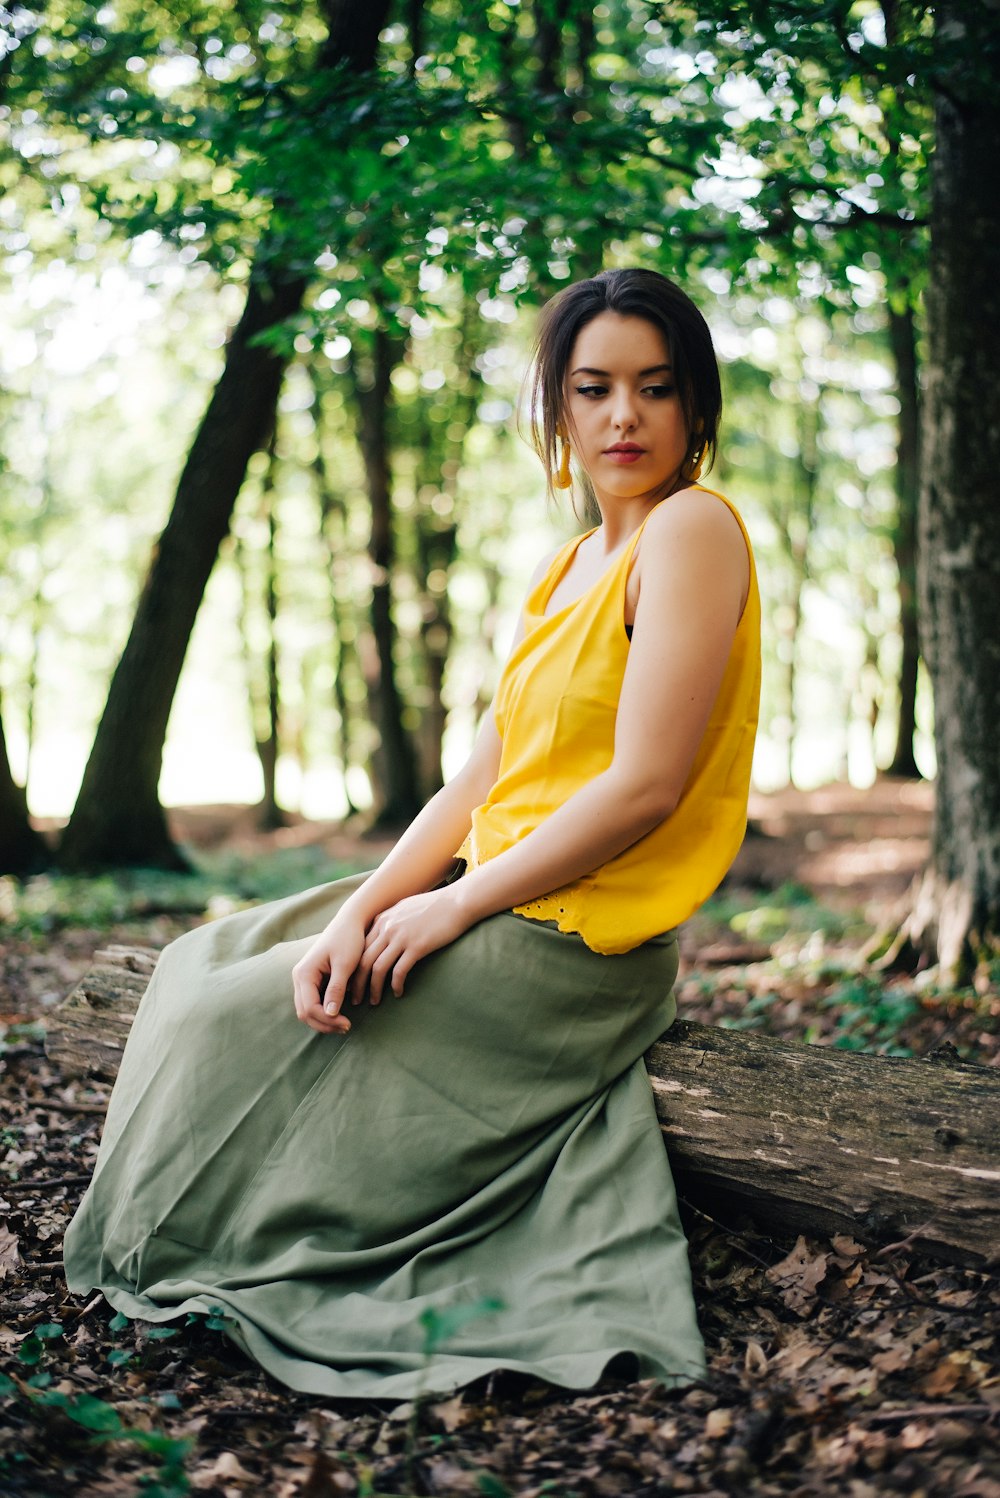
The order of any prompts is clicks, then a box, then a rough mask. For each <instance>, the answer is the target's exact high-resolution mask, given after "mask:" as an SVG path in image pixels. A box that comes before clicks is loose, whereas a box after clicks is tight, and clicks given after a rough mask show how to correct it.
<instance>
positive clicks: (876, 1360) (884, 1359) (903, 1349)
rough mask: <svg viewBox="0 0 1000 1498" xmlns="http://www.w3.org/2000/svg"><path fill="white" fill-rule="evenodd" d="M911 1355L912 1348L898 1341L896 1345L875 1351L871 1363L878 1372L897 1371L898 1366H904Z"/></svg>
mask: <svg viewBox="0 0 1000 1498" xmlns="http://www.w3.org/2000/svg"><path fill="white" fill-rule="evenodd" d="M912 1357H913V1348H912V1347H910V1346H909V1345H908V1344H907V1343H906V1342H900V1343H899V1345H898V1346H896V1347H890V1348H888V1349H887V1350H886V1351H885V1352H876V1353H875V1354H874V1356H873V1357H872V1360H871V1364H872V1367H873V1368H877V1369H878V1371H879V1372H880V1373H898V1372H899V1370H900V1368H906V1367H907V1366H908V1364H909V1362H910V1360H911V1358H912Z"/></svg>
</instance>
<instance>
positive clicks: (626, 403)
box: [612, 390, 636, 431]
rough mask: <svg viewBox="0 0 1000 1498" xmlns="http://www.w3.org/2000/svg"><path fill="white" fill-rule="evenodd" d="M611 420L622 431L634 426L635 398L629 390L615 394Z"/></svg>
mask: <svg viewBox="0 0 1000 1498" xmlns="http://www.w3.org/2000/svg"><path fill="white" fill-rule="evenodd" d="M612 420H613V421H614V424H615V426H616V427H619V428H620V429H621V430H622V431H628V430H629V429H630V428H631V427H634V426H635V423H636V404H635V397H634V396H633V394H632V392H631V391H630V390H629V391H621V392H620V393H618V394H616V396H615V399H614V405H613V406H612Z"/></svg>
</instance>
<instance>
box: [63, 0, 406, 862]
mask: <svg viewBox="0 0 1000 1498" xmlns="http://www.w3.org/2000/svg"><path fill="white" fill-rule="evenodd" d="M389 8H390V0H370V3H369V0H328V4H327V6H326V12H327V19H328V24H329V32H328V36H327V39H326V41H325V43H324V45H323V47H322V49H321V52H320V56H319V59H318V66H320V67H322V68H330V67H333V66H334V65H336V64H339V63H345V62H346V63H347V64H349V65H350V66H352V67H353V68H354V69H355V70H357V71H364V70H367V69H369V68H371V67H373V66H374V62H375V57H376V53H377V48H378V38H379V33H380V31H381V29H382V27H383V26H384V25H385V22H386V17H387V15H388V12H389ZM306 286H307V281H306V279H305V278H304V277H303V276H301V275H293V274H286V273H284V272H283V271H282V270H281V269H280V268H279V267H275V266H274V265H273V263H272V264H265V266H264V268H263V269H258V271H257V273H256V274H254V275H252V276H251V282H250V290H249V293H248V296H247V301H246V305H245V307H244V310H243V315H242V316H241V318H240V320H239V323H238V324H237V326H236V328H235V330H234V332H233V334H232V337H231V338H230V341H229V345H228V348H227V352H226V362H225V367H224V369H223V372H222V376H221V378H220V380H219V383H218V385H217V386H216V388H215V390H214V392H213V394H212V398H211V400H210V402H209V405H208V409H207V411H206V413H205V415H204V417H203V419H202V423H201V426H200V428H199V430H198V433H197V436H196V437H195V439H194V443H193V445H192V447H191V451H190V453H189V454H188V458H187V461H186V463H185V465H184V470H183V472H182V474H181V477H180V482H179V484H178V488H177V494H176V497H175V500H174V505H173V510H172V512H171V515H170V519H169V520H168V522H167V526H166V529H165V530H164V532H163V534H162V535H161V537H160V540H159V542H158V544H157V546H156V549H155V551H154V553H153V559H152V562H151V564H150V568H149V572H148V575H147V577H146V582H145V584H144V587H143V590H142V594H141V596H140V599H139V604H138V608H137V610H136V614H135V619H134V621H133V624H132V631H131V633H130V635H129V639H128V643H127V644H126V646H125V650H124V653H123V655H122V657H121V660H120V661H119V663H118V667H117V670H116V671H115V674H114V677H113V678H112V682H111V688H110V691H109V693H108V699H107V703H106V705H105V708H104V712H103V715H102V717H101V721H100V724H99V726H98V730H97V736H96V738H95V740H94V745H93V748H92V749H91V753H90V759H89V761H88V763H87V768H86V770H85V771H84V776H83V782H82V784H81V787H80V793H79V796H78V798H77V803H76V807H75V808H74V811H73V815H72V817H71V818H70V822H69V825H68V827H67V828H66V832H65V834H64V837H63V840H62V844H61V847H60V854H59V856H60V861H61V862H62V863H63V864H65V865H66V866H67V867H72V868H81V867H93V866H101V865H109V864H110V865H146V866H158V867H167V868H178V867H184V866H185V860H184V859H183V857H182V856H181V854H180V852H179V850H178V849H177V848H176V847H175V846H174V843H173V841H172V839H171V837H170V833H169V831H168V828H167V821H166V817H165V815H164V812H163V808H162V807H161V805H160V801H159V796H158V791H157V786H158V783H159V778H160V769H161V765H162V761H163V744H164V740H165V738H166V732H167V721H168V719H169V716H170V708H171V705H172V703H173V699H174V693H175V691H176V688H177V682H178V679H179V677H180V672H181V667H182V665H183V663H184V656H185V654H186V652H187V646H188V641H189V639H190V637H191V631H192V629H193V627H194V621H195V618H196V616H197V613H198V608H199V606H200V604H201V600H202V596H203V594H204V591H205V586H206V584H207V582H208V578H209V576H210V574H211V571H212V568H213V566H214V565H215V560H216V556H217V555H218V550H219V546H220V545H221V543H222V540H223V537H224V536H225V535H226V532H227V531H228V529H229V523H230V520H231V518H232V512H233V506H234V505H235V503H236V498H237V495H238V494H239V491H240V487H241V485H242V483H243V478H244V475H245V473H246V466H247V463H248V462H249V460H250V458H251V456H252V455H253V453H254V452H255V451H257V449H258V448H259V447H260V446H261V445H262V444H263V442H264V441H265V439H266V437H267V433H268V432H269V431H270V429H271V426H272V424H273V421H274V413H275V408H276V405H277V399H278V393H279V391H280V388H281V382H282V378H283V375H284V371H285V366H286V363H287V358H286V356H285V355H283V354H279V353H276V352H274V351H272V350H270V349H268V348H266V347H250V342H251V340H252V338H253V337H254V336H255V335H256V334H258V333H261V332H264V331H266V330H268V329H271V328H274V327H276V326H278V325H279V324H280V323H282V322H284V321H286V320H287V319H288V318H289V317H291V316H293V315H294V314H295V313H296V312H297V311H298V309H299V307H300V306H301V305H302V299H303V297H304V295H305V291H306Z"/></svg>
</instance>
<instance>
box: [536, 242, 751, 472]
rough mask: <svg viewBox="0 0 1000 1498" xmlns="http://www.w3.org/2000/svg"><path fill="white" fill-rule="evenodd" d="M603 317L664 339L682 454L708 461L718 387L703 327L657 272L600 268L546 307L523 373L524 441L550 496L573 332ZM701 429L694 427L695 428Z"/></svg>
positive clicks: (717, 410)
mask: <svg viewBox="0 0 1000 1498" xmlns="http://www.w3.org/2000/svg"><path fill="white" fill-rule="evenodd" d="M602 312H617V313H618V314H619V316H621V317H644V318H645V319H646V321H647V322H650V323H652V324H653V326H654V327H656V328H659V330H660V332H661V333H662V334H663V337H664V339H665V340H666V344H667V347H668V349H669V350H670V359H671V363H672V364H673V367H674V378H675V380H676V381H677V388H678V390H679V392H680V398H681V404H682V406H683V408H684V415H685V419H686V422H687V428H688V432H689V433H690V443H689V447H688V454H687V456H688V457H689V458H690V457H692V456H693V455H694V453H695V452H697V450H698V449H699V448H701V447H703V446H704V447H706V448H707V455H708V460H709V461H708V466H709V467H711V465H712V463H713V462H714V461H715V455H716V449H717V446H718V431H719V418H720V416H721V415H722V386H721V383H720V381H719V366H718V363H717V362H716V357H715V349H714V347H713V345H712V335H711V333H710V332H709V330H708V324H707V322H706V321H705V319H704V318H703V317H702V315H701V313H700V312H699V311H698V308H697V307H696V306H695V304H694V302H692V300H691V298H690V297H689V296H688V295H687V293H686V292H683V291H682V290H681V288H680V287H679V286H678V285H677V284H676V283H675V282H673V281H670V280H668V279H667V277H666V276H661V275H660V273H659V271H655V270H640V269H637V268H632V269H628V270H604V271H601V272H600V274H599V275H597V276H594V277H592V278H591V279H590V280H587V281H577V282H576V283H575V284H574V285H573V286H567V287H565V288H564V290H562V291H560V292H557V294H556V295H555V296H554V297H552V298H551V300H550V301H548V302H546V304H545V306H544V307H543V308H542V311H541V317H540V320H539V327H538V335H537V338H536V342H535V349H534V358H533V360H532V365H531V368H530V370H529V372H528V384H529V392H530V397H529V398H530V421H531V427H530V431H531V439H532V443H533V445H534V448H535V451H536V452H537V453H538V456H539V457H540V458H541V460H542V464H543V465H544V468H545V471H546V475H547V477H548V484H549V493H550V495H551V493H552V474H553V471H554V470H555V468H556V467H557V451H556V443H557V437H556V427H557V426H558V424H559V422H560V419H561V415H562V410H563V406H564V403H565V390H564V384H565V379H566V368H567V366H568V364H569V360H570V355H571V354H572V351H573V345H574V343H575V342H576V338H577V334H578V333H579V332H580V330H581V328H583V327H585V326H586V324H587V323H589V322H590V321H591V320H592V319H593V318H595V317H597V316H598V315H599V314H600V313H602ZM699 424H700V425H699Z"/></svg>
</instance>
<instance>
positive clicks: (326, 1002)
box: [292, 553, 553, 1034]
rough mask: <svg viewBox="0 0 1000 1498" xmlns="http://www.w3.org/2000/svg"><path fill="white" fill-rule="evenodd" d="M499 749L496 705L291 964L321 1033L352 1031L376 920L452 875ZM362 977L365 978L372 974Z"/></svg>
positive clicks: (299, 1009)
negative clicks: (352, 986)
mask: <svg viewBox="0 0 1000 1498" xmlns="http://www.w3.org/2000/svg"><path fill="white" fill-rule="evenodd" d="M552 555H553V554H552V553H550V554H549V555H548V556H545V557H543V558H542V560H541V561H540V562H539V564H538V566H537V567H536V568H535V571H534V573H533V574H532V577H531V580H530V582H529V584H528V593H529V594H530V593H531V592H532V591H533V590H534V588H535V586H536V585H537V583H538V582H539V581H540V579H541V577H542V575H543V574H544V572H545V570H546V568H547V567H548V566H549V563H550V562H551V560H552ZM524 632H525V624H524V610H523V609H522V611H521V615H520V617H519V620H518V624H517V629H516V630H515V633H514V639H513V642H512V644H511V650H514V649H515V648H516V646H517V645H518V644H520V642H521V640H522V639H523V638H524ZM500 749H501V741H500V735H499V733H498V732H497V727H496V722H495V719H494V712H493V704H492V703H491V704H490V708H489V710H488V712H487V713H486V716H485V719H484V721H483V724H482V727H481V728H480V731H479V735H478V737H477V739H476V743H475V745H474V747H473V750H472V753H471V754H470V756H469V758H468V760H467V761H466V763H465V765H464V766H463V767H462V769H461V770H460V771H459V773H458V774H457V775H455V776H454V777H453V778H452V779H451V780H449V782H448V784H447V785H445V786H443V787H442V788H441V790H439V791H438V792H437V794H436V795H434V796H432V797H431V799H430V801H428V803H427V805H426V806H425V807H424V808H423V810H422V811H421V812H419V813H418V815H417V816H416V817H415V818H414V820H413V821H412V822H411V823H410V826H409V827H408V828H407V829H406V831H405V832H404V833H403V836H402V837H401V838H400V839H399V841H398V842H397V843H396V845H395V846H394V847H393V849H392V851H391V852H390V853H389V854H388V855H387V857H386V858H385V859H384V860H383V862H382V863H381V864H380V865H379V867H378V868H377V869H376V870H375V871H374V872H373V873H372V874H370V875H369V877H368V878H367V879H366V880H365V882H364V883H363V884H362V885H361V886H360V887H359V888H358V889H357V890H355V892H354V894H353V895H351V896H350V898H349V899H348V900H347V901H345V903H344V905H343V906H342V907H341V909H340V910H339V911H338V912H337V915H336V916H335V917H334V919H333V920H332V921H331V922H330V924H329V925H328V926H327V927H326V928H325V930H324V931H322V932H321V933H320V935H319V936H317V938H316V940H315V941H314V942H313V944H312V946H311V947H310V948H309V950H308V952H306V954H305V956H304V957H303V958H302V959H301V961H299V962H298V963H296V965H295V967H294V968H293V969H292V981H293V984H294V995H295V1012H296V1014H297V1015H298V1018H299V1019H300V1020H302V1021H303V1023H304V1024H307V1025H309V1026H310V1028H311V1029H313V1030H318V1031H319V1032H320V1033H321V1034H330V1033H332V1032H334V1031H345V1030H349V1029H350V1023H349V1021H348V1020H347V1019H346V1018H344V1016H343V1015H341V1014H340V1008H341V1005H342V1003H343V1000H344V997H345V994H346V991H347V985H348V983H349V982H350V980H351V977H352V974H354V973H355V972H356V971H357V969H358V965H359V963H360V961H361V957H362V954H363V952H364V949H365V940H366V936H367V934H368V932H369V930H370V928H371V926H372V923H373V921H374V920H375V919H376V918H377V917H378V916H379V915H380V914H381V913H382V912H383V911H386V910H389V909H392V908H394V907H396V906H398V904H399V902H400V901H402V900H404V899H406V898H408V897H413V896H415V895H419V894H421V893H423V892H425V891H433V890H434V886H435V885H436V884H439V883H440V881H441V880H442V879H443V878H444V876H445V875H446V874H447V873H448V871H449V869H450V868H451V865H452V863H453V860H454V856H455V850H456V848H458V847H459V846H460V844H461V843H462V842H463V840H464V838H465V836H466V833H467V832H468V831H469V828H470V827H471V825H472V813H473V811H474V810H475V808H476V807H477V806H481V805H482V803H483V802H484V801H485V800H486V797H487V796H488V795H489V793H490V790H491V789H492V787H493V785H494V783H495V781H496V778H497V774H498V772H499V768H500ZM455 934H456V935H457V934H458V932H456V933H455ZM364 976H365V981H367V976H368V975H367V972H366V973H365V975H364Z"/></svg>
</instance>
